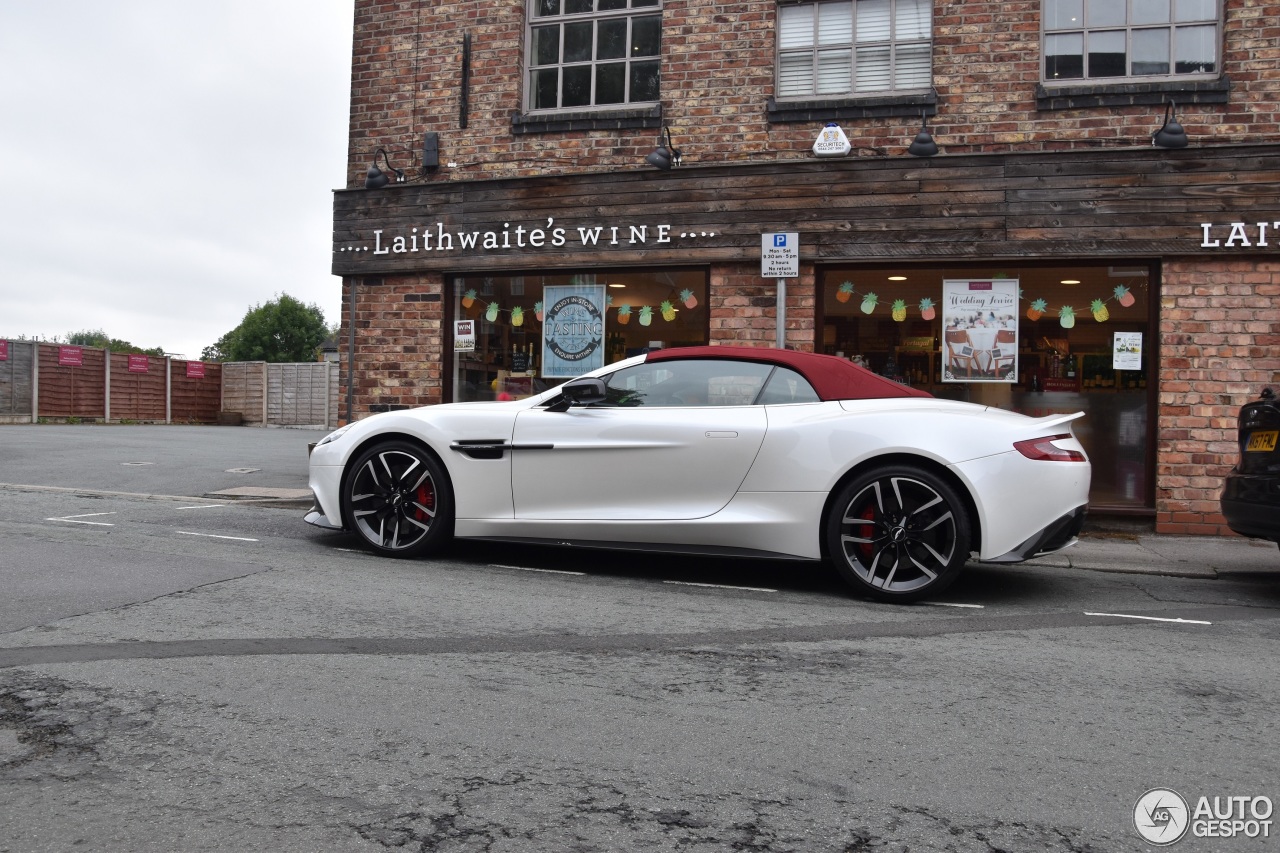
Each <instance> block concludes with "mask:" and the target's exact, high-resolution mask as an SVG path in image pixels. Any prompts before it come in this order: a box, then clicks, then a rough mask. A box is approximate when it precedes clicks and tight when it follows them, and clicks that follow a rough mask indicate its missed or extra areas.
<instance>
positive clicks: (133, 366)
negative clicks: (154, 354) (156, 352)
mask: <svg viewBox="0 0 1280 853" xmlns="http://www.w3.org/2000/svg"><path fill="white" fill-rule="evenodd" d="M150 369H151V360H150V359H148V358H147V357H146V356H145V355H131V356H129V372H130V373H146V372H147V371H148V370H150Z"/></svg>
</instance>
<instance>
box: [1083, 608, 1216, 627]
mask: <svg viewBox="0 0 1280 853" xmlns="http://www.w3.org/2000/svg"><path fill="white" fill-rule="evenodd" d="M1084 615H1085V616H1114V617H1116V618H1117V619H1145V620H1147V621H1148V622H1179V623H1181V624H1183V625H1212V624H1213V623H1212V622H1202V621H1200V620H1199V619H1164V618H1161V617H1159V616H1134V615H1133V614H1131V613H1090V612H1089V611H1087V610H1086V611H1085V613H1084Z"/></svg>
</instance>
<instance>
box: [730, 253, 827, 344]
mask: <svg viewBox="0 0 1280 853" xmlns="http://www.w3.org/2000/svg"><path fill="white" fill-rule="evenodd" d="M710 285H711V286H710V291H711V293H710V299H709V303H710V306H711V342H712V343H713V344H716V343H722V344H740V345H751V346H770V347H771V346H775V345H776V344H777V340H778V320H777V307H778V283H777V282H776V281H775V280H773V279H761V278H760V267H759V265H755V266H727V265H715V266H712V268H711V280H710ZM814 325H815V321H814V279H813V266H812V265H811V264H802V265H801V267H800V277H799V278H796V279H788V280H787V299H786V327H787V328H786V341H787V346H788V347H790V348H791V349H797V350H805V351H807V352H813V344H814V334H815V333H814Z"/></svg>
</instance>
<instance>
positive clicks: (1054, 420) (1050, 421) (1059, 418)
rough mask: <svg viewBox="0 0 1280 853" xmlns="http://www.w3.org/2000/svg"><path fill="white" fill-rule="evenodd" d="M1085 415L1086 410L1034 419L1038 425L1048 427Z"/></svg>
mask: <svg viewBox="0 0 1280 853" xmlns="http://www.w3.org/2000/svg"><path fill="white" fill-rule="evenodd" d="M1083 417H1084V412H1072V413H1071V414H1066V415H1045V416H1044V417H1042V418H1035V419H1034V420H1035V422H1036V425H1037V426H1041V427H1045V428H1048V427H1055V426H1058V425H1059V424H1066V423H1070V422H1071V421H1074V420H1075V419H1077V418H1083Z"/></svg>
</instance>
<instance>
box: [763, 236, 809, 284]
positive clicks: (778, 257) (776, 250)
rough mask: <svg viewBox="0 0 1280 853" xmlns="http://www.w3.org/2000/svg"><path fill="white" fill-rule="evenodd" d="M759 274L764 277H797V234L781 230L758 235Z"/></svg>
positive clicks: (798, 238)
mask: <svg viewBox="0 0 1280 853" xmlns="http://www.w3.org/2000/svg"><path fill="white" fill-rule="evenodd" d="M760 275H761V276H763V277H764V278H799V276H800V235H799V234H797V233H796V232H794V231H781V232H773V233H766V234H761V235H760Z"/></svg>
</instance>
